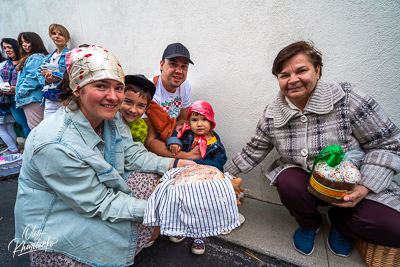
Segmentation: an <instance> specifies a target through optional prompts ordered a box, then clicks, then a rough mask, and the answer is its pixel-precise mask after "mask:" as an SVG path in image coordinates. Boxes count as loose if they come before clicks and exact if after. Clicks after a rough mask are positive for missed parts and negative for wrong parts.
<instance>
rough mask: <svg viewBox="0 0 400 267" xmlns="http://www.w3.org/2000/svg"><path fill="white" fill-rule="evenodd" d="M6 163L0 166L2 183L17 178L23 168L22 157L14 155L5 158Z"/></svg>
mask: <svg viewBox="0 0 400 267" xmlns="http://www.w3.org/2000/svg"><path fill="white" fill-rule="evenodd" d="M4 158H5V160H6V161H7V162H6V163H3V164H0V181H3V180H7V179H10V178H14V177H17V176H18V175H19V171H20V169H21V166H22V155H21V154H12V155H7V156H5V157H4Z"/></svg>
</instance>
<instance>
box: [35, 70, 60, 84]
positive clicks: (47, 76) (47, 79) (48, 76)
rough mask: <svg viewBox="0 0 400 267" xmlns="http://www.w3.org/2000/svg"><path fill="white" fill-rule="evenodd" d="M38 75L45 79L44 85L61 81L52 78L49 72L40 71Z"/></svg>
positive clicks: (54, 77)
mask: <svg viewBox="0 0 400 267" xmlns="http://www.w3.org/2000/svg"><path fill="white" fill-rule="evenodd" d="M40 74H42V76H43V77H44V78H45V79H46V83H48V84H50V83H54V82H57V81H59V80H61V79H60V78H58V77H56V76H53V74H52V73H51V71H50V70H46V69H42V70H41V71H40Z"/></svg>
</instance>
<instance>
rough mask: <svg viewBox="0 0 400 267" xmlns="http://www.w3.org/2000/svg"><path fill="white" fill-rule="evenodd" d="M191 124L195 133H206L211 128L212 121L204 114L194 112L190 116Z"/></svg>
mask: <svg viewBox="0 0 400 267" xmlns="http://www.w3.org/2000/svg"><path fill="white" fill-rule="evenodd" d="M189 126H190V128H191V130H192V132H193V133H195V134H197V135H206V134H208V133H209V132H210V130H211V122H210V121H209V120H207V118H206V117H205V116H204V115H201V114H198V113H196V112H193V114H192V115H190V118H189Z"/></svg>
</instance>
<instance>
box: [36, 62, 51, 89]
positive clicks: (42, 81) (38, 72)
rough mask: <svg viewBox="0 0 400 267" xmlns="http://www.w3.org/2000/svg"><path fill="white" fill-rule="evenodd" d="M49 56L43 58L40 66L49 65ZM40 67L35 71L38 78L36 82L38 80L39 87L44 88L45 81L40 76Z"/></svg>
mask: <svg viewBox="0 0 400 267" xmlns="http://www.w3.org/2000/svg"><path fill="white" fill-rule="evenodd" d="M51 55H52V54H50V55H47V56H46V57H45V58H44V60H43V62H42V63H41V64H40V66H41V65H43V64H44V63H49V62H50V58H51ZM40 66H39V68H38V70H37V77H38V80H39V83H40V85H41V86H42V87H44V86H45V85H46V79H45V78H44V77H43V76H42V72H41V69H40Z"/></svg>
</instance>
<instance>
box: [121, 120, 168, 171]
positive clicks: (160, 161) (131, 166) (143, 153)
mask: <svg viewBox="0 0 400 267" xmlns="http://www.w3.org/2000/svg"><path fill="white" fill-rule="evenodd" d="M116 117H118V121H117V126H118V127H119V131H120V134H121V138H122V140H123V142H124V144H125V147H124V149H125V151H124V153H125V166H124V168H125V171H132V170H134V171H141V172H157V173H160V174H163V173H164V172H166V171H168V169H169V165H170V163H171V161H172V160H173V159H172V158H164V157H159V156H157V155H156V154H154V153H152V152H148V151H147V149H146V148H145V147H144V145H143V144H142V143H139V142H133V140H132V134H131V131H130V129H129V126H128V124H126V122H125V121H124V119H123V118H122V115H121V114H119V113H117V115H116Z"/></svg>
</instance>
